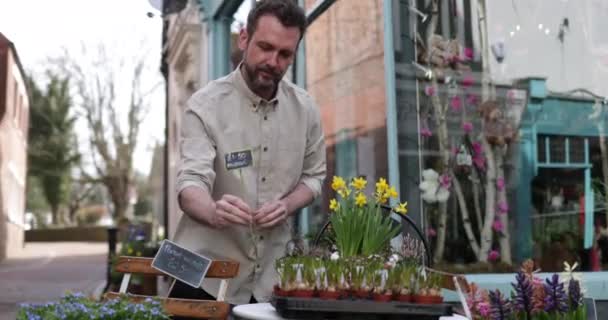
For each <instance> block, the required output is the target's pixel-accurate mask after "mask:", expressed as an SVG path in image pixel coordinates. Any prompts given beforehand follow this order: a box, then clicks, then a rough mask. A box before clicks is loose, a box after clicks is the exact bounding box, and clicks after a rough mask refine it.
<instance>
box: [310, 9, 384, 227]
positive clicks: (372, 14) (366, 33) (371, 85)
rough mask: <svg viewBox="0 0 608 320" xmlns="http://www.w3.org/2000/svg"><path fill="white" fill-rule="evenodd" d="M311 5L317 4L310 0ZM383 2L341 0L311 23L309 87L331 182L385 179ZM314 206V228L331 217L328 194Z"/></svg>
mask: <svg viewBox="0 0 608 320" xmlns="http://www.w3.org/2000/svg"><path fill="white" fill-rule="evenodd" d="M305 3H306V9H307V10H309V9H310V8H312V6H313V5H314V4H315V3H316V1H315V0H307V1H306V2H305ZM381 16H382V2H381V1H380V0H374V1H337V2H336V3H334V4H333V5H332V6H331V7H330V8H329V9H328V10H327V11H325V12H324V13H323V14H322V15H321V16H320V17H319V18H317V19H316V20H315V21H314V22H313V23H312V24H311V25H310V26H309V28H308V30H307V32H306V35H305V37H304V43H305V47H306V87H307V90H308V92H309V93H310V94H311V95H312V97H313V98H314V99H315V101H316V103H317V104H318V106H319V108H320V110H321V117H322V123H323V127H324V128H323V129H324V132H325V139H326V144H327V160H328V173H327V176H328V178H329V179H328V181H331V177H332V176H334V175H340V176H342V177H344V178H345V179H349V178H353V177H357V176H365V177H366V178H367V180H368V181H370V183H368V189H369V190H367V191H366V193H367V194H370V192H371V188H373V183H371V181H375V180H377V179H378V178H380V177H384V178H386V177H387V175H388V171H387V158H386V154H387V151H386V111H385V110H386V107H385V86H384V62H383V53H384V51H383V49H382V48H383V46H382V43H383V42H382V20H381ZM334 196H335V195H334V194H333V191H332V190H331V188H329V187H327V186H326V188H325V189H324V193H323V199H322V200H321V201H320V203H318V204H317V206H316V207H314V208H313V210H312V217H311V219H312V226H311V228H310V230H311V231H313V232H314V231H315V230H318V226H319V225H320V224H321V223H322V222H324V221H325V219H326V217H327V212H328V207H329V199H331V198H333V197H334Z"/></svg>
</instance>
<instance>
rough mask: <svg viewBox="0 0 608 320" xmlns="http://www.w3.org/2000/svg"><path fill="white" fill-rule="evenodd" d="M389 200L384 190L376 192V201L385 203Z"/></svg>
mask: <svg viewBox="0 0 608 320" xmlns="http://www.w3.org/2000/svg"><path fill="white" fill-rule="evenodd" d="M387 201H388V196H387V194H386V193H384V192H376V202H378V203H379V204H385V203H386V202H387Z"/></svg>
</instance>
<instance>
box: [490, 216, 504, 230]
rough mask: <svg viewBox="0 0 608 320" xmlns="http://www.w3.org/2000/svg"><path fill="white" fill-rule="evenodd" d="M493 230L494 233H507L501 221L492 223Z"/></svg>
mask: <svg viewBox="0 0 608 320" xmlns="http://www.w3.org/2000/svg"><path fill="white" fill-rule="evenodd" d="M492 229H494V231H496V232H503V231H505V226H504V225H503V224H502V222H501V221H500V220H498V219H497V220H494V223H492Z"/></svg>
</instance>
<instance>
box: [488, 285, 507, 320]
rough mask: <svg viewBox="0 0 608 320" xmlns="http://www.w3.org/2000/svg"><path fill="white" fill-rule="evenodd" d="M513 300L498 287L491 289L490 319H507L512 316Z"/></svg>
mask: <svg viewBox="0 0 608 320" xmlns="http://www.w3.org/2000/svg"><path fill="white" fill-rule="evenodd" d="M511 312H512V310H511V302H509V299H506V298H504V297H503V295H502V293H500V291H499V290H498V289H496V290H495V291H490V319H492V320H507V319H509V316H511Z"/></svg>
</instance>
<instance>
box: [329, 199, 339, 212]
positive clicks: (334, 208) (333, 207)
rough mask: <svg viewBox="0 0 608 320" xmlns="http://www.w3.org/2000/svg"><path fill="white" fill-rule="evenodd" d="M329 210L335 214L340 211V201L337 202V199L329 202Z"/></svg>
mask: <svg viewBox="0 0 608 320" xmlns="http://www.w3.org/2000/svg"><path fill="white" fill-rule="evenodd" d="M329 209H330V210H331V211H334V212H336V211H338V209H340V204H339V203H338V201H336V199H331V200H329Z"/></svg>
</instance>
